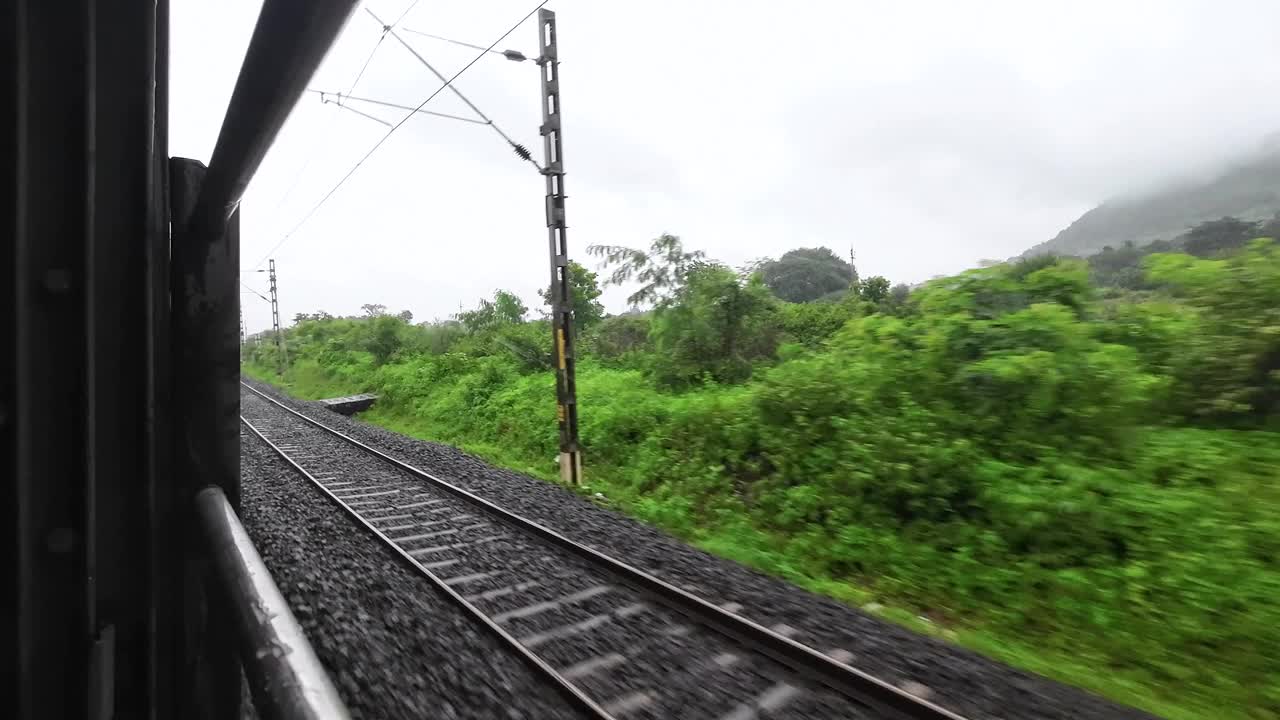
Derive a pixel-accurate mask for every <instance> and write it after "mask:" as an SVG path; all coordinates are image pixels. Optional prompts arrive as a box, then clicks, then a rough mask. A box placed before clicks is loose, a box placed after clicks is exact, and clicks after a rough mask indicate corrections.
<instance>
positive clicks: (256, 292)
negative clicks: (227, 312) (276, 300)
mask: <svg viewBox="0 0 1280 720" xmlns="http://www.w3.org/2000/svg"><path fill="white" fill-rule="evenodd" d="M240 284H241V285H243V286H244V289H245V290H248V291H249V292H251V293H253V294H254V295H257V296H258V297H260V298H262V299H263V300H266V301H267V302H271V298H268V297H267V296H266V295H263V294H262V293H260V292H258V291H257V290H254V289H253V288H251V287H249V285H248V284H247V283H246V282H245V281H243V280H241V281H240Z"/></svg>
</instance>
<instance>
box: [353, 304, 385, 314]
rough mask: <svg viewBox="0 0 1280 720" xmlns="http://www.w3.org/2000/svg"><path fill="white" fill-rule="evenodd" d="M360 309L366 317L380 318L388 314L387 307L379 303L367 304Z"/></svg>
mask: <svg viewBox="0 0 1280 720" xmlns="http://www.w3.org/2000/svg"><path fill="white" fill-rule="evenodd" d="M360 309H361V310H363V311H364V316H365V317H379V316H382V315H386V314H387V306H386V305H379V304H377V303H365V304H364V305H361V306H360Z"/></svg>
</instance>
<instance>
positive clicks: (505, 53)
mask: <svg viewBox="0 0 1280 720" xmlns="http://www.w3.org/2000/svg"><path fill="white" fill-rule="evenodd" d="M401 30H404V31H405V32H407V33H413V34H414V35H421V36H422V37H429V38H431V39H432V40H443V41H444V42H447V43H453V44H454V45H461V46H462V47H466V48H472V49H473V50H484V51H485V52H489V53H493V54H494V55H501V56H502V57H504V58H506V59H508V60H515V61H517V62H524V61H526V60H528V59H529V58H527V57H525V54H524V53H522V52H520V51H519V50H485V48H484V47H482V46H480V45H473V44H471V43H469V42H462V41H461V40H454V39H453V38H447V37H444V36H443V35H432V34H431V33H429V32H422V31H421V30H414V29H413V28H401Z"/></svg>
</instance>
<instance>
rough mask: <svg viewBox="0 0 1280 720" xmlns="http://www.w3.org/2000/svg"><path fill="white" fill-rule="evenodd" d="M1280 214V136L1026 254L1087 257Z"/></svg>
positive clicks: (1078, 224) (1110, 204)
mask: <svg viewBox="0 0 1280 720" xmlns="http://www.w3.org/2000/svg"><path fill="white" fill-rule="evenodd" d="M1278 212H1280V134H1277V135H1273V136H1272V137H1270V138H1269V139H1268V141H1267V142H1266V143H1264V144H1263V147H1262V148H1261V149H1260V150H1259V152H1258V153H1257V154H1255V155H1254V156H1252V157H1250V158H1248V159H1246V160H1244V161H1242V162H1239V163H1237V164H1235V165H1234V166H1233V167H1231V168H1230V169H1228V170H1226V171H1223V172H1221V173H1219V174H1218V175H1217V176H1216V177H1214V178H1212V179H1210V180H1207V181H1205V180H1201V181H1197V182H1187V183H1182V184H1179V185H1178V186H1176V187H1173V188H1168V189H1165V190H1161V191H1158V192H1151V193H1147V194H1145V195H1143V196H1140V197H1134V198H1127V199H1114V200H1109V201H1107V202H1105V203H1103V204H1102V205H1099V206H1098V207H1096V208H1094V209H1092V210H1090V211H1089V212H1087V213H1085V214H1084V215H1081V216H1080V218H1079V219H1077V220H1076V221H1075V222H1073V223H1071V225H1069V226H1068V227H1067V228H1066V229H1065V230H1063V231H1062V232H1060V233H1058V235H1057V237H1055V238H1053V239H1052V240H1049V241H1047V242H1043V243H1040V244H1039V245H1036V246H1035V247H1033V248H1031V249H1030V250H1027V251H1026V252H1025V253H1023V256H1030V255H1041V254H1046V253H1054V254H1058V255H1076V256H1086V255H1092V254H1093V253H1096V252H1099V251H1101V250H1102V249H1103V248H1104V247H1107V246H1111V247H1120V246H1122V245H1123V244H1124V243H1125V242H1126V241H1132V242H1133V243H1134V244H1135V245H1139V246H1141V245H1145V244H1147V243H1150V242H1152V241H1153V240H1172V239H1173V238H1175V237H1177V236H1179V235H1182V234H1183V233H1185V232H1186V231H1187V229H1188V228H1190V227H1192V226H1194V225H1197V224H1199V223H1201V222H1205V221H1207V220H1215V219H1218V218H1222V217H1234V218H1239V219H1241V220H1245V221H1252V222H1256V221H1261V220H1266V219H1268V218H1271V217H1273V216H1275V215H1276V213H1278Z"/></svg>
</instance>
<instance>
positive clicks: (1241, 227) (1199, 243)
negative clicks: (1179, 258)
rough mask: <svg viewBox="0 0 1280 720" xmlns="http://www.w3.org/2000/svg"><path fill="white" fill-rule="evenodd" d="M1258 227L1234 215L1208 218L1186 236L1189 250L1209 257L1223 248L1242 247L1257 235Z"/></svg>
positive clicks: (1199, 255) (1196, 254)
mask: <svg viewBox="0 0 1280 720" xmlns="http://www.w3.org/2000/svg"><path fill="white" fill-rule="evenodd" d="M1257 229H1258V227H1257V225H1255V224H1254V223H1250V222H1245V221H1243V220H1239V219H1237V218H1233V217H1224V218H1220V219H1218V220H1208V221H1206V222H1202V223H1200V224H1199V225H1196V226H1195V227H1193V228H1191V229H1190V230H1189V231H1187V234H1186V235H1185V236H1184V238H1185V240H1184V242H1185V247H1186V249H1187V252H1188V253H1190V254H1192V255H1195V256H1197V257H1209V256H1210V255H1216V254H1218V253H1220V252H1222V251H1223V250H1232V249H1235V248H1238V247H1242V246H1243V245H1244V244H1245V243H1246V242H1248V241H1249V240H1251V239H1253V237H1255V232H1256V231H1257Z"/></svg>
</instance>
